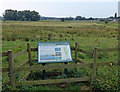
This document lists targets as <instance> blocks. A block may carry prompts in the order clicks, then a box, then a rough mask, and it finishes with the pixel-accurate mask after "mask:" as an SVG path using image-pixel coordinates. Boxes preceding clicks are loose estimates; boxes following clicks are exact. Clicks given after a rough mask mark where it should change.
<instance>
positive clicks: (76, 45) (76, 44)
mask: <svg viewBox="0 0 120 92" xmlns="http://www.w3.org/2000/svg"><path fill="white" fill-rule="evenodd" d="M77 49H78V43H77V42H76V43H75V63H76V64H77V52H78V51H77Z"/></svg>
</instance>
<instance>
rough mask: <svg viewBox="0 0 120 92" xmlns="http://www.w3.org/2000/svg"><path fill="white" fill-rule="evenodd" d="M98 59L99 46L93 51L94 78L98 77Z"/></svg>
mask: <svg viewBox="0 0 120 92" xmlns="http://www.w3.org/2000/svg"><path fill="white" fill-rule="evenodd" d="M96 60H97V47H95V48H94V51H93V73H92V80H94V78H95V77H96Z"/></svg>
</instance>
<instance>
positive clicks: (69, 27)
mask: <svg viewBox="0 0 120 92" xmlns="http://www.w3.org/2000/svg"><path fill="white" fill-rule="evenodd" d="M117 36H118V23H117V22H113V21H111V22H108V23H105V22H98V21H65V22H61V21H57V20H55V21H54V20H49V21H47V20H46V21H37V22H33V21H3V23H2V51H7V50H13V53H17V52H19V51H22V50H24V49H26V48H27V42H30V44H31V47H37V43H38V42H49V41H70V45H71V47H73V46H75V43H76V42H77V43H78V44H79V48H81V49H84V50H87V51H91V52H92V51H93V49H94V47H98V48H111V47H117V45H118V40H117ZM36 56H37V53H36V54H34V56H33V58H35V57H36ZM72 57H73V58H74V52H72ZM78 58H79V59H81V60H83V61H85V62H93V58H92V57H90V56H88V55H86V54H83V53H80V52H79V53H78ZM26 59H27V55H23V56H21V57H18V58H17V59H15V60H14V66H15V67H16V66H18V65H19V64H21V63H23V62H24V61H25V60H26ZM117 59H118V53H117V52H109V53H101V55H100V57H98V60H97V62H103V61H106V62H110V61H117ZM2 67H8V63H7V60H6V59H5V58H3V60H2ZM111 67H112V69H111ZM103 71H104V72H103ZM85 72H87V73H85ZM98 72H99V73H98V75H104V74H105V72H107V73H108V77H106V78H101V79H98V80H96V81H94V82H92V83H91V84H94V88H98V89H100V90H104V89H117V80H118V75H117V67H115V66H109V67H107V66H105V67H100V68H99V69H98ZM72 73H73V75H76V76H77V74H81V73H83V75H88V76H90V75H91V70H89V69H87V68H86V69H83V70H82V69H80V71H78V72H77V73H76V72H75V71H74V72H72ZM24 74H25V72H23V73H22V74H17V75H16V76H17V78H18V79H20V78H21V77H22V76H24ZM111 74H112V75H113V76H109V75H111ZM6 75H7V73H3V81H9V79H8V77H6ZM78 76H82V75H78ZM104 76H105V75H104ZM64 77H65V76H64V75H62V76H59V78H64ZM73 77H75V76H73ZM111 77H112V79H111ZM89 84H90V83H87V84H86V83H84V84H82V83H78V84H71V85H70V84H68V86H67V87H66V88H64V89H66V90H68V89H74V90H80V89H82V87H84V86H85V85H87V86H89V87H91V86H90V85H89ZM103 84H105V86H103ZM73 85H74V86H73ZM29 88H31V89H37V90H38V89H39V90H42V89H43V90H44V89H48V90H50V89H51V90H53V89H59V90H63V88H60V87H57V86H55V85H53V86H52V87H51V86H46V87H44V86H36V87H34V86H27V87H26V86H24V87H20V88H18V89H22V90H24V89H27V90H28V89H29ZM86 88H87V87H86ZM4 89H5V90H6V89H7V90H9V86H8V85H4Z"/></svg>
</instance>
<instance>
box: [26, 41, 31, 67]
mask: <svg viewBox="0 0 120 92" xmlns="http://www.w3.org/2000/svg"><path fill="white" fill-rule="evenodd" d="M27 51H28V58H29V59H28V60H29V64H30V66H32V60H31V48H30V43H29V42H28V43H27Z"/></svg>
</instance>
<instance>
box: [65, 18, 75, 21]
mask: <svg viewBox="0 0 120 92" xmlns="http://www.w3.org/2000/svg"><path fill="white" fill-rule="evenodd" d="M65 20H69V21H70V20H74V18H73V17H66V18H65Z"/></svg>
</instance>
